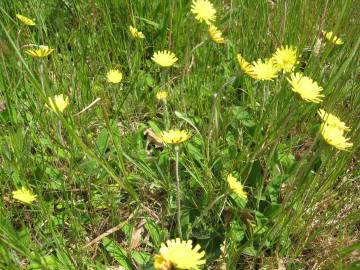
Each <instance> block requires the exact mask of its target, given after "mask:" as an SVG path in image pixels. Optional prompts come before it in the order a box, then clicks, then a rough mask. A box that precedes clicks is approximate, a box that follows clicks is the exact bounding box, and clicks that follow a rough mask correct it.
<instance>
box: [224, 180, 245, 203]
mask: <svg viewBox="0 0 360 270" xmlns="http://www.w3.org/2000/svg"><path fill="white" fill-rule="evenodd" d="M226 181H227V182H228V185H229V187H230V189H231V190H232V191H233V192H235V193H236V194H237V195H238V196H239V197H240V198H243V199H246V198H247V194H246V192H245V191H244V186H243V185H242V184H241V183H240V182H239V181H237V179H236V178H235V177H234V176H232V174H229V175H228V176H227V178H226Z"/></svg>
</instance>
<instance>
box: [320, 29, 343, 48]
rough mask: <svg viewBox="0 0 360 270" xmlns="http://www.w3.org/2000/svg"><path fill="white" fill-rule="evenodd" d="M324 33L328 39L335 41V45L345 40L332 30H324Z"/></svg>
mask: <svg viewBox="0 0 360 270" xmlns="http://www.w3.org/2000/svg"><path fill="white" fill-rule="evenodd" d="M322 34H323V36H324V37H325V38H326V39H327V40H328V41H330V42H331V43H334V44H335V45H342V44H344V41H343V40H342V39H341V38H339V37H338V36H336V35H335V34H334V33H333V32H332V31H330V32H326V31H322Z"/></svg>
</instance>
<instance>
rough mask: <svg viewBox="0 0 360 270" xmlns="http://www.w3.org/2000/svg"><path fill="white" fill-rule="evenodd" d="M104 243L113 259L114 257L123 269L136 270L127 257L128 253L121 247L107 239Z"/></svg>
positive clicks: (105, 238)
mask: <svg viewBox="0 0 360 270" xmlns="http://www.w3.org/2000/svg"><path fill="white" fill-rule="evenodd" d="M102 243H103V245H104V247H105V249H106V250H107V252H109V253H110V255H111V257H113V258H114V259H115V260H116V261H117V262H118V263H119V264H120V265H121V266H122V267H124V268H125V269H126V270H135V268H134V267H133V266H132V264H131V261H130V260H129V258H128V256H127V253H126V251H125V250H124V249H123V248H122V247H121V246H120V245H118V244H117V243H115V242H114V241H112V240H110V239H109V238H107V237H104V238H103V240H102Z"/></svg>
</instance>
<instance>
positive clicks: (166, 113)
mask: <svg viewBox="0 0 360 270" xmlns="http://www.w3.org/2000/svg"><path fill="white" fill-rule="evenodd" d="M164 106H165V128H166V130H169V129H170V114H169V110H168V106H167V101H166V99H165V100H164Z"/></svg>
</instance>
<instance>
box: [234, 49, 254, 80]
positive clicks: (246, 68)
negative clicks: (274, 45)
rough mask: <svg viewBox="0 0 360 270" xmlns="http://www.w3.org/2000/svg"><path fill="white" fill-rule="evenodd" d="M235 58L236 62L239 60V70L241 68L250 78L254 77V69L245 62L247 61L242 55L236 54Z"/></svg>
mask: <svg viewBox="0 0 360 270" xmlns="http://www.w3.org/2000/svg"><path fill="white" fill-rule="evenodd" d="M237 60H238V62H239V65H240V68H241V70H242V71H243V72H244V73H245V74H247V75H249V76H250V77H252V78H254V79H255V75H254V70H253V67H252V65H250V63H249V62H247V61H246V60H245V58H244V57H242V55H241V54H238V55H237Z"/></svg>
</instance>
